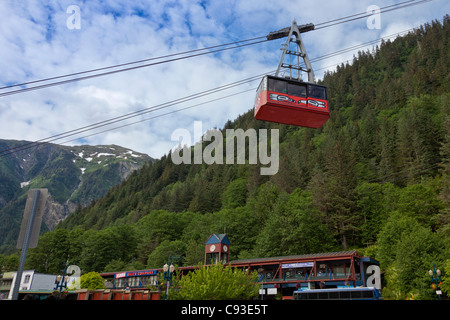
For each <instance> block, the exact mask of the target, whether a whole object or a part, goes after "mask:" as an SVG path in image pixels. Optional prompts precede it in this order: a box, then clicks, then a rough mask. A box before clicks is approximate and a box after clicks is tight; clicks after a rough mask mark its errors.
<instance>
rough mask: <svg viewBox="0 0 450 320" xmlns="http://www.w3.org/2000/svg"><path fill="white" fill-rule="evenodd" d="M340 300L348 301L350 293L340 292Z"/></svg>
mask: <svg viewBox="0 0 450 320" xmlns="http://www.w3.org/2000/svg"><path fill="white" fill-rule="evenodd" d="M340 298H341V299H350V291H341V293H340Z"/></svg>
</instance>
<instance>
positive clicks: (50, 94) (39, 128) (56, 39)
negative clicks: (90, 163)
mask: <svg viewBox="0 0 450 320" xmlns="http://www.w3.org/2000/svg"><path fill="white" fill-rule="evenodd" d="M378 2H379V3H376V4H377V5H378V6H380V7H383V6H386V5H391V4H393V2H392V1H389V0H383V1H381V0H380V1H378ZM74 4H75V5H78V6H79V7H80V16H81V29H80V30H76V29H75V30H69V29H68V28H67V25H66V20H67V18H68V17H69V16H70V15H69V14H67V13H66V9H67V7H68V6H69V5H74ZM371 4H374V3H373V1H372V0H364V1H358V2H356V1H350V0H345V1H324V0H322V1H318V0H308V1H306V0H282V1H269V0H227V1H194V0H179V1H175V0H171V1H163V0H158V1H156V0H151V1H150V0H148V1H145V0H140V1H127V2H124V1H119V0H117V1H116V0H108V1H102V2H97V1H86V2H79V1H72V0H64V1H56V0H54V1H44V0H42V1H35V0H33V1H31V0H30V1H1V2H0V12H1V13H2V16H3V19H1V20H0V48H2V49H1V50H0V70H1V72H0V87H1V86H6V85H9V84H13V83H22V82H26V81H33V80H36V79H42V78H46V77H53V76H58V75H64V74H68V73H73V72H80V71H85V70H89V69H93V68H100V67H106V66H112V65H115V64H120V63H126V62H131V61H136V60H142V59H148V58H152V57H158V56H163V55H168V54H174V53H179V52H182V51H188V50H193V49H197V48H202V47H207V46H213V45H218V44H223V43H229V42H233V41H238V40H244V39H249V38H253V37H259V36H263V35H266V34H268V33H269V32H271V31H275V30H278V29H281V28H284V27H287V26H289V25H290V23H291V22H292V20H293V19H296V21H297V23H298V24H303V23H310V22H312V23H316V24H317V23H320V22H324V21H329V20H332V19H336V18H340V17H343V16H347V15H351V14H355V13H359V12H365V11H366V9H367V7H368V6H369V5H371ZM448 8H449V5H448V3H447V2H446V1H445V0H435V1H433V2H430V3H426V4H422V5H418V6H416V7H410V8H407V9H404V10H398V11H394V12H390V13H383V14H382V16H381V19H382V20H381V29H380V30H368V29H367V26H366V21H365V19H361V20H356V21H354V22H349V23H346V24H340V25H336V26H333V27H329V28H324V29H320V30H316V31H314V32H311V33H307V34H304V35H303V40H304V42H305V45H306V48H307V51H308V54H309V56H310V58H311V59H313V58H316V57H320V56H322V55H325V54H328V53H331V52H335V51H337V50H340V49H343V48H347V47H349V46H352V45H356V44H361V43H364V42H367V41H369V40H373V39H376V38H379V37H381V36H384V35H389V34H392V33H395V32H399V31H402V30H401V29H404V28H411V27H415V26H418V25H419V24H420V23H424V22H429V21H430V20H432V19H441V18H442V16H443V14H444V13H445V12H448ZM283 42H284V39H280V40H276V41H272V42H268V43H263V44H258V45H253V46H248V47H244V48H241V49H233V50H228V51H224V52H221V53H216V54H213V55H207V56H199V57H193V58H189V59H185V60H180V61H175V62H171V63H167V64H161V65H157V66H152V67H148V68H142V69H138V70H132V71H128V72H122V73H117V74H112V75H108V76H104V77H98V78H93V79H89V80H84V81H79V82H74V83H70V84H65V85H61V86H57V87H50V88H46V89H42V90H36V91H31V92H27V93H21V94H17V95H10V96H5V97H0V114H1V117H0V138H2V139H27V140H39V139H42V138H46V137H49V136H52V135H56V134H59V133H62V132H66V131H69V130H73V129H77V128H80V127H83V126H87V125H90V124H93V123H96V122H99V121H103V120H107V119H111V118H114V117H118V116H121V115H125V114H128V113H131V112H135V111H137V110H142V109H144V108H148V107H152V106H158V105H160V104H164V103H166V102H169V101H173V100H176V99H180V98H182V97H186V96H190V95H193V94H196V93H199V92H203V91H205V90H209V89H214V88H217V87H219V86H222V85H225V84H228V83H233V82H235V81H239V80H243V79H246V78H249V77H252V76H255V75H258V74H262V73H264V72H268V71H271V70H275V69H276V66H277V65H278V61H279V58H280V56H281V51H280V50H279V49H280V46H281V44H282V43H283ZM355 53H356V52H351V53H346V54H342V55H339V56H335V57H333V58H330V59H326V60H321V61H319V62H317V63H314V64H313V67H314V68H317V69H320V68H323V67H325V66H329V65H333V64H335V63H340V62H343V61H345V60H347V59H351V58H352V56H353V54H355ZM149 62H151V61H149ZM153 62H154V61H153ZM322 74H323V70H320V71H317V72H316V75H317V76H318V77H320V76H321V75H322ZM257 85H258V81H255V82H253V83H250V84H246V85H242V86H238V87H236V88H234V89H230V90H226V91H223V92H221V93H216V94H214V95H210V96H207V97H203V98H199V99H195V100H191V101H187V102H185V103H182V104H178V105H174V106H172V107H169V108H165V109H161V110H158V111H153V112H150V113H148V114H146V115H142V116H139V117H136V118H133V119H129V120H127V121H124V122H119V123H117V124H115V126H121V125H124V124H126V123H130V122H133V121H138V120H143V119H146V118H151V117H155V116H158V115H162V114H164V113H166V112H171V111H173V110H177V109H180V108H185V107H189V106H191V105H195V104H198V103H202V102H206V101H210V100H213V99H216V98H219V97H223V96H226V95H229V94H232V93H237V92H241V91H243V90H248V89H254V88H256V86H257ZM3 91H5V90H0V92H3ZM253 101H254V91H250V92H248V93H245V94H240V95H235V96H233V97H230V98H227V99H223V100H219V101H215V102H211V103H209V104H206V105H200V106H198V107H195V108H191V109H188V110H184V111H181V112H177V113H172V114H170V115H166V116H160V117H157V118H154V119H152V120H149V121H145V122H141V123H139V124H135V125H131V126H126V127H124V128H121V129H117V130H114V131H109V132H106V133H102V134H98V135H92V136H89V137H87V138H86V139H85V140H86V141H83V143H90V144H113V143H114V144H118V145H122V146H124V147H128V148H130V149H134V150H136V151H139V152H143V153H147V154H149V155H150V156H153V157H160V156H162V155H163V154H166V153H167V152H168V151H169V150H170V149H171V148H172V147H173V146H174V144H175V142H172V141H171V140H170V136H171V133H172V132H173V131H174V130H175V129H176V128H186V129H188V130H192V127H193V123H194V121H195V120H201V121H203V127H204V128H203V129H204V130H207V129H208V128H211V127H218V128H222V127H223V125H224V124H225V122H226V121H227V120H228V119H231V120H233V119H235V118H236V117H237V116H238V115H239V114H243V113H244V112H246V111H247V110H249V109H251V108H252V105H253ZM108 128H110V127H103V128H98V129H96V130H95V131H89V132H85V133H83V134H82V135H81V136H85V135H90V134H92V133H93V132H96V131H101V130H105V129H108ZM75 137H76V136H74V137H67V138H65V140H70V139H72V138H75ZM56 142H63V140H58V141H56Z"/></svg>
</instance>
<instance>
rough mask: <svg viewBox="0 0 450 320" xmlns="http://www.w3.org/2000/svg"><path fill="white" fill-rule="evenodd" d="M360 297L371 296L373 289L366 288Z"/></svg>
mask: <svg viewBox="0 0 450 320" xmlns="http://www.w3.org/2000/svg"><path fill="white" fill-rule="evenodd" d="M362 297H363V298H366V299H367V298H373V291H371V290H366V291H363V292H362Z"/></svg>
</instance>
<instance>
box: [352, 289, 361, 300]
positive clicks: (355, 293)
mask: <svg viewBox="0 0 450 320" xmlns="http://www.w3.org/2000/svg"><path fill="white" fill-rule="evenodd" d="M351 297H352V299H361V291H352V292H351Z"/></svg>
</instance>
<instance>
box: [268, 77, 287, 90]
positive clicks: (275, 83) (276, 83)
mask: <svg viewBox="0 0 450 320" xmlns="http://www.w3.org/2000/svg"><path fill="white" fill-rule="evenodd" d="M269 91H272V92H279V93H287V83H286V81H281V80H276V79H269Z"/></svg>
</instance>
